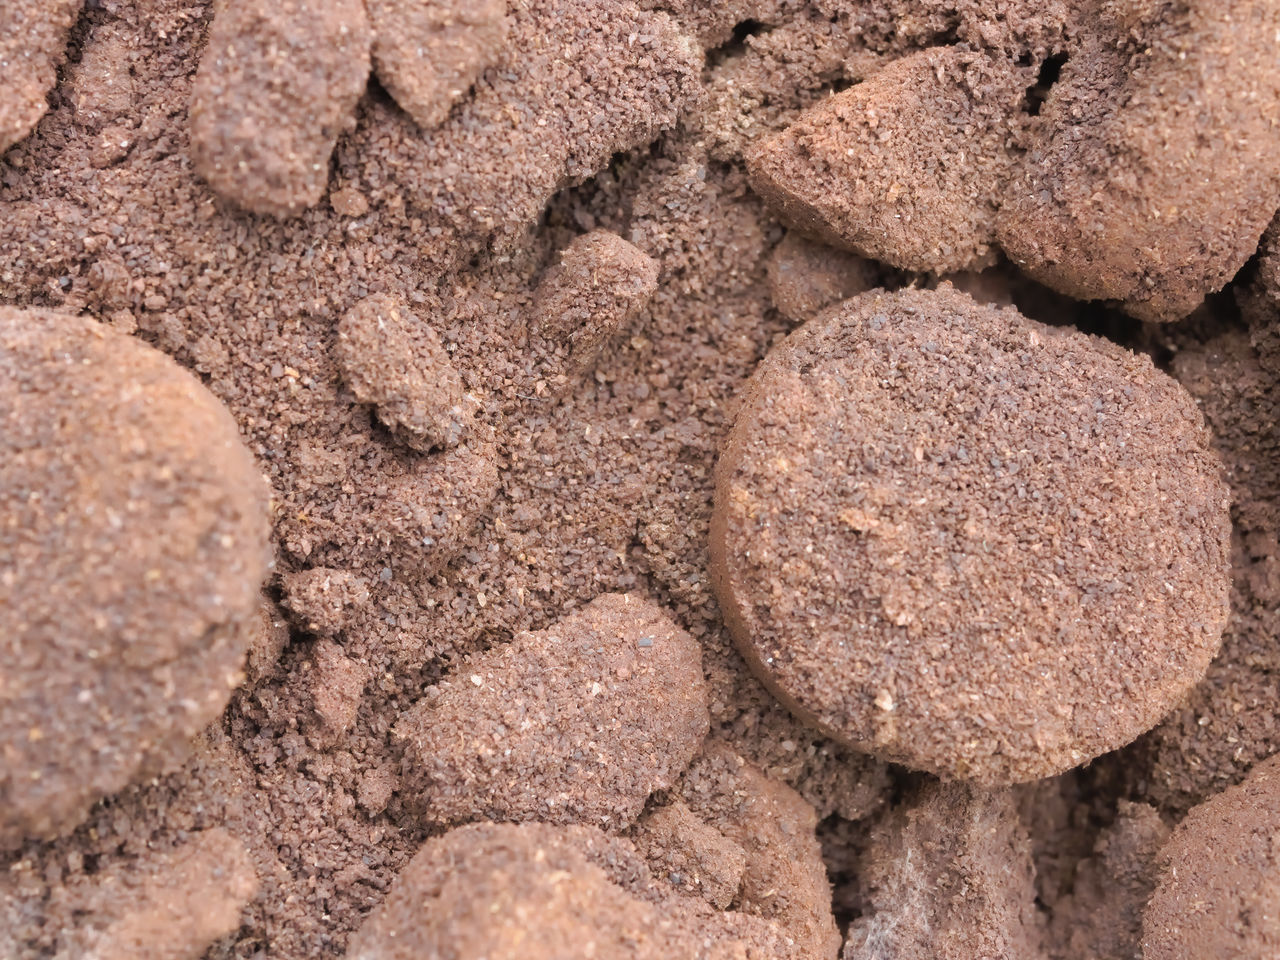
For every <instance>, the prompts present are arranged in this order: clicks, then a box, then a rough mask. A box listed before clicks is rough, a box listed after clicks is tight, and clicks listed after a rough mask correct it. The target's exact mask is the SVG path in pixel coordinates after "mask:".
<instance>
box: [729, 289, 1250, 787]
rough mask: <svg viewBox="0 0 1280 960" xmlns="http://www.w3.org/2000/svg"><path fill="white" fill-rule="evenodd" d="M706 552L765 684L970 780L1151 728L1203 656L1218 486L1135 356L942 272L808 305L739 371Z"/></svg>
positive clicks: (1192, 416)
mask: <svg viewBox="0 0 1280 960" xmlns="http://www.w3.org/2000/svg"><path fill="white" fill-rule="evenodd" d="M717 470H718V477H719V480H718V485H717V490H716V512H715V515H714V517H713V519H712V528H711V555H712V575H713V578H714V581H715V585H716V588H717V592H718V594H719V596H720V597H721V599H722V601H723V604H724V608H725V615H726V618H727V621H728V624H729V627H730V629H731V631H732V632H733V634H734V638H735V639H736V640H737V642H738V644H739V646H740V647H741V648H742V650H743V652H744V654H745V655H746V657H747V659H748V661H749V662H750V663H751V665H752V667H753V669H754V670H755V671H756V672H757V673H758V674H759V676H760V677H761V678H762V679H763V680H764V681H765V683H766V684H767V685H768V686H769V687H770V688H771V689H772V690H774V691H775V692H776V693H777V695H778V696H779V698H780V699H782V700H783V702H785V703H787V704H788V705H789V706H791V707H792V709H793V710H795V711H797V712H798V713H799V714H800V715H801V716H803V717H805V718H807V719H810V720H811V721H812V722H814V723H815V724H817V725H819V726H820V728H822V729H824V730H826V731H827V732H828V733H830V734H831V735H832V736H834V737H837V738H838V739H842V740H844V741H846V742H848V743H850V744H851V745H853V746H856V747H858V748H860V749H863V750H867V751H868V752H872V753H874V754H876V755H878V756H880V757H882V758H883V759H886V760H892V761H895V762H900V763H906V764H907V765H909V766H913V767H916V768H918V769H923V770H928V771H930V772H935V773H941V774H945V775H949V776H953V777H958V778H961V779H974V780H978V781H982V782H986V783H996V784H999V783H1011V782H1021V781H1026V780H1032V779H1036V778H1038V777H1043V776H1048V775H1050V774H1054V773H1059V772H1062V771H1064V770H1066V769H1069V768H1070V767H1074V766H1077V765H1079V764H1080V763H1081V762H1083V761H1084V760H1086V759H1089V758H1092V757H1094V756H1097V755H1098V754H1101V753H1104V752H1106V751H1107V750H1112V749H1115V748H1116V747H1119V746H1123V745H1124V744H1125V743H1128V742H1129V741H1130V740H1132V739H1133V738H1134V737H1136V736H1137V735H1138V734H1139V733H1141V732H1143V731H1145V730H1147V729H1149V728H1150V727H1151V726H1152V725H1153V724H1154V723H1155V722H1156V721H1157V720H1158V719H1159V718H1160V717H1162V716H1163V715H1164V714H1165V713H1166V712H1168V710H1169V709H1170V708H1171V707H1172V706H1174V705H1175V704H1176V703H1177V702H1178V700H1179V699H1180V698H1181V697H1182V696H1183V694H1184V693H1186V691H1187V690H1188V689H1189V688H1190V687H1191V685H1192V684H1194V683H1195V682H1196V681H1197V680H1199V679H1200V677H1202V676H1203V675H1204V671H1205V668H1206V667H1207V666H1208V664H1209V661H1210V659H1211V658H1212V657H1213V655H1214V654H1215V653H1216V652H1217V649H1218V641H1219V638H1220V636H1221V632H1222V627H1223V623H1224V621H1225V618H1226V608H1227V590H1228V580H1227V573H1228V559H1227V547H1228V534H1229V526H1228V519H1227V492H1226V488H1225V486H1224V484H1223V483H1222V480H1221V478H1220V476H1219V474H1220V471H1221V467H1220V465H1219V463H1218V461H1217V459H1216V457H1214V456H1213V454H1212V452H1211V451H1210V450H1209V447H1208V437H1207V434H1206V432H1205V430H1204V427H1203V423H1202V420H1201V417H1200V414H1199V412H1198V411H1197V410H1196V409H1195V406H1194V404H1193V403H1192V401H1191V398H1190V396H1189V395H1188V394H1187V393H1186V392H1185V391H1184V390H1183V389H1182V388H1181V387H1180V386H1178V384H1176V383H1175V382H1174V381H1173V380H1171V379H1170V378H1169V377H1167V376H1166V375H1164V374H1163V373H1160V372H1159V371H1157V370H1155V369H1154V368H1153V367H1152V365H1151V363H1150V361H1149V360H1148V359H1146V358H1145V357H1139V356H1136V355H1134V354H1130V353H1127V352H1126V351H1124V350H1122V349H1120V348H1117V347H1116V346H1115V345H1113V344H1111V343H1109V342H1106V341H1101V340H1096V339H1094V340H1091V339H1089V338H1087V337H1084V336H1083V335H1080V334H1078V333H1074V332H1069V331H1066V330H1062V329H1057V328H1051V327H1046V326H1044V325H1041V324H1037V323H1034V322H1032V321H1028V320H1026V319H1025V318H1023V317H1022V316H1020V315H1019V314H1018V313H1017V312H1016V311H1014V310H1004V311H1000V310H996V309H994V308H991V307H984V306H980V305H979V304H977V303H976V302H975V301H973V300H971V299H970V298H968V297H966V296H964V295H963V294H960V293H958V292H956V291H955V290H953V289H951V288H948V287H943V288H941V289H939V290H938V291H911V292H901V293H897V294H884V293H869V294H865V295H863V296H861V297H858V298H855V299H853V300H849V301H847V302H845V303H844V304H843V305H842V306H840V307H839V308H837V309H835V310H833V311H831V312H829V313H827V314H823V315H821V316H819V317H818V318H817V319H815V320H812V321H810V322H809V323H807V324H806V325H804V326H803V327H801V328H800V329H798V330H797V331H796V332H795V333H793V334H792V335H791V337H789V338H788V339H787V340H786V341H785V342H784V343H783V344H782V345H780V346H778V347H776V348H775V349H774V350H773V351H772V352H771V353H770V354H769V356H768V357H766V358H765V360H764V362H763V363H762V364H761V366H760V368H759V369H758V370H757V371H756V373H755V375H754V376H753V378H752V381H751V384H750V387H749V388H748V391H747V394H746V399H745V401H744V403H743V405H742V408H741V410H740V411H739V414H738V419H737V422H736V423H735V425H734V428H733V431H732V432H731V433H730V435H729V439H728V441H727V443H726V446H725V449H724V452H723V454H722V456H721V459H720V463H719V465H718V467H717Z"/></svg>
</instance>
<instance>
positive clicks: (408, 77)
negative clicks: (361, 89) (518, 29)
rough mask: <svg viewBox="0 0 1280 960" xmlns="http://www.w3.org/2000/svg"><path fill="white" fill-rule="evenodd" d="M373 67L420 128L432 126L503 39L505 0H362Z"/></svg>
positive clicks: (491, 60) (495, 55)
mask: <svg viewBox="0 0 1280 960" xmlns="http://www.w3.org/2000/svg"><path fill="white" fill-rule="evenodd" d="M365 5H366V6H367V7H368V8H369V19H370V21H371V23H372V26H373V68H374V70H375V72H376V73H377V75H378V79H379V80H380V81H381V82H382V85H383V86H384V87H386V88H387V92H389V93H390V94H391V96H393V97H395V100H396V103H398V104H400V107H401V109H403V110H404V111H405V112H406V113H408V114H409V116H411V117H413V120H414V122H415V123H416V124H417V125H418V126H419V127H421V128H422V129H424V130H430V129H431V128H432V127H434V126H437V125H438V124H439V123H440V122H441V121H442V120H444V118H445V117H446V116H448V114H449V108H450V107H451V106H452V105H453V104H454V102H456V101H457V100H458V98H459V97H461V96H462V95H463V94H465V93H466V92H467V90H468V89H469V88H470V87H471V84H472V83H474V82H475V79H476V77H478V76H479V75H480V72H481V71H482V70H484V69H485V67H488V66H489V65H490V64H493V63H495V62H497V60H498V58H499V56H500V55H501V53H502V45H503V41H504V40H505V39H506V32H507V31H506V13H507V3H506V0H365Z"/></svg>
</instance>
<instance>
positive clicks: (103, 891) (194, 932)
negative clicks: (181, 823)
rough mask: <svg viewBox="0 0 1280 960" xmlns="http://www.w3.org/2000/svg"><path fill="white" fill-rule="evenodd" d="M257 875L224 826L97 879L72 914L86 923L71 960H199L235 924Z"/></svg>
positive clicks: (241, 846) (253, 892)
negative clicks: (79, 915)
mask: <svg viewBox="0 0 1280 960" xmlns="http://www.w3.org/2000/svg"><path fill="white" fill-rule="evenodd" d="M258 886H259V883H258V877H257V874H256V873H255V870H254V865H253V862H252V860H251V858H250V856H249V852H248V851H247V850H246V849H245V847H244V844H243V843H241V842H240V841H239V840H238V839H236V838H235V837H234V836H232V835H231V834H230V833H228V832H227V831H226V830H225V829H223V828H221V827H214V828H213V829H210V830H205V831H202V832H200V833H197V834H195V835H193V836H191V837H190V838H189V839H188V840H186V841H185V842H184V843H183V844H181V845H180V846H178V847H177V848H175V849H174V850H172V851H169V852H167V853H160V854H152V855H151V856H149V857H145V858H143V859H141V860H140V861H139V862H137V863H135V864H133V865H132V867H131V868H130V870H129V871H128V872H125V873H122V874H118V875H111V876H107V877H104V878H100V880H99V882H98V883H97V884H95V885H93V886H92V887H91V888H90V889H89V890H88V891H86V893H85V895H84V897H83V899H82V901H81V902H80V903H78V904H77V909H78V910H79V911H80V912H81V914H82V915H83V916H85V917H86V918H87V919H85V920H84V921H83V925H82V926H81V927H80V928H79V929H78V930H77V931H76V940H77V941H78V943H77V946H76V948H75V949H74V950H73V951H72V952H71V953H70V955H72V956H75V957H79V958H83V960H197V958H199V957H201V956H204V954H205V951H206V950H207V949H208V948H209V947H210V946H211V945H212V944H213V943H214V941H216V940H219V939H221V938H223V937H225V936H227V935H228V934H229V933H232V932H233V931H235V930H236V929H237V928H238V927H239V926H240V919H241V913H242V911H243V909H244V907H245V905H246V904H247V903H248V902H249V901H250V900H252V899H253V897H254V896H255V895H256V894H257V892H258Z"/></svg>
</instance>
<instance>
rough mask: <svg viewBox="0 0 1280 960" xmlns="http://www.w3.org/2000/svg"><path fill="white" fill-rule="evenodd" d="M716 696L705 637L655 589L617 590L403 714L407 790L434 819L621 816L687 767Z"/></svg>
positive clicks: (617, 821)
mask: <svg viewBox="0 0 1280 960" xmlns="http://www.w3.org/2000/svg"><path fill="white" fill-rule="evenodd" d="M706 696H707V693H706V685H705V683H704V681H703V676H702V658H701V651H700V650H699V649H698V644H697V642H696V641H695V640H694V639H693V638H692V637H691V636H689V634H688V633H687V632H685V631H684V630H682V629H681V628H680V627H679V626H678V625H677V624H675V623H674V622H672V621H671V619H670V618H669V617H668V616H667V615H666V614H665V613H664V612H663V611H662V610H661V609H659V608H658V607H657V606H656V605H655V604H653V603H652V602H650V601H647V600H644V599H643V598H641V597H639V596H636V595H634V594H606V595H605V596H602V597H599V598H597V599H596V600H594V601H592V602H591V603H590V604H588V605H587V606H586V607H584V608H583V609H582V610H581V611H579V612H577V613H575V614H572V615H570V616H568V617H565V618H564V619H563V620H561V621H560V622H559V623H557V624H555V625H554V626H552V627H549V628H548V629H546V630H541V631H534V632H529V633H524V634H521V635H520V636H518V637H516V638H514V639H513V640H512V641H511V642H510V643H507V644H504V645H502V646H500V647H497V648H495V649H493V650H490V651H487V652H485V653H480V654H476V655H474V656H471V657H468V658H467V659H466V660H464V661H463V662H462V663H461V664H459V665H458V668H457V670H456V671H455V672H454V673H453V675H452V676H451V677H450V678H449V679H448V680H446V681H444V682H442V683H441V684H440V685H438V686H437V687H435V688H434V689H433V690H432V691H430V692H429V693H428V696H427V697H426V698H424V700H423V701H422V703H420V704H418V705H417V706H415V707H414V708H413V709H412V710H410V711H409V712H408V713H407V714H406V716H405V717H404V718H403V719H401V720H400V721H399V723H398V724H397V726H396V732H397V735H398V736H399V737H401V738H402V739H403V740H404V741H405V773H406V782H407V789H408V790H409V791H410V794H411V797H410V802H411V803H412V804H416V805H418V806H420V807H421V808H422V810H423V812H424V815H425V817H426V818H427V819H428V820H430V821H431V822H433V823H445V824H448V823H461V822H466V821H469V820H484V819H491V820H541V821H545V822H548V823H589V824H592V825H593V826H598V827H604V828H606V829H611V830H617V829H621V828H623V827H626V826H627V825H629V824H630V823H631V822H632V821H634V820H635V819H636V817H637V816H638V815H639V814H640V811H641V809H642V808H643V807H644V802H645V800H646V799H647V798H648V796H649V794H651V793H652V792H653V791H655V790H663V789H666V788H668V787H671V786H672V785H673V784H674V783H675V781H676V779H677V778H678V777H679V776H680V774H681V773H682V772H683V771H684V769H685V767H686V766H688V764H689V761H690V759H692V757H693V755H694V753H695V752H696V751H697V749H698V746H699V745H700V744H701V742H702V739H703V737H705V736H706V733H707V730H708V727H709V720H708V716H707V705H706Z"/></svg>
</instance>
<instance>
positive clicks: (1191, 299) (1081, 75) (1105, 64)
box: [1000, 0, 1280, 321]
mask: <svg viewBox="0 0 1280 960" xmlns="http://www.w3.org/2000/svg"><path fill="white" fill-rule="evenodd" d="M1102 7H1103V12H1102V14H1100V15H1099V16H1098V17H1096V18H1094V20H1093V22H1092V23H1091V24H1090V25H1089V29H1087V30H1086V31H1085V33H1084V37H1083V40H1082V41H1081V42H1080V44H1079V45H1078V47H1077V48H1076V49H1074V50H1072V51H1071V56H1070V59H1068V60H1067V62H1066V64H1065V66H1064V67H1063V68H1062V75H1061V79H1060V80H1059V81H1058V83H1057V84H1055V85H1054V87H1053V89H1052V90H1051V91H1050V92H1049V95H1048V99H1047V100H1046V101H1045V103H1044V107H1043V110H1042V112H1041V114H1040V116H1039V118H1038V124H1037V130H1036V132H1035V135H1034V138H1033V141H1032V144H1031V150H1030V152H1029V154H1028V155H1027V158H1026V160H1025V161H1024V163H1023V165H1022V168H1021V172H1020V174H1019V176H1018V177H1017V178H1016V179H1015V180H1014V181H1013V183H1012V184H1011V185H1010V187H1009V190H1008V197H1007V199H1006V201H1005V203H1004V205H1003V207H1002V209H1001V223H1000V243H1001V245H1002V246H1003V247H1004V249H1005V251H1006V252H1007V253H1008V254H1009V256H1010V258H1011V259H1012V260H1014V262H1016V263H1017V264H1018V265H1019V266H1020V267H1022V268H1023V269H1024V270H1026V271H1027V272H1028V273H1030V274H1031V275H1032V276H1033V277H1035V278H1036V279H1037V280H1039V281H1041V282H1042V283H1045V284H1047V285H1048V286H1051V287H1053V288H1054V289H1056V290H1060V291H1062V292H1063V293H1066V294H1069V295H1071V296H1073V297H1077V298H1080V299H1085V300H1111V301H1116V302H1118V303H1119V304H1120V306H1121V307H1122V308H1123V309H1124V310H1126V311H1127V312H1129V313H1131V314H1132V315H1133V316H1135V317H1139V318H1141V319H1144V320H1157V321H1160V320H1163V321H1169V320H1177V319H1180V318H1182V317H1184V316H1186V315H1187V314H1189V313H1191V311H1192V310H1194V309H1195V308H1196V307H1197V306H1198V305H1199V304H1200V303H1201V301H1202V300H1203V299H1204V297H1205V295H1206V294H1208V293H1211V292H1214V291H1217V290H1220V289H1222V287H1223V286H1224V285H1225V284H1226V283H1227V282H1228V281H1230V280H1231V279H1232V277H1233V276H1234V275H1235V274H1236V272H1237V271H1238V270H1239V269H1240V268H1241V267H1243V266H1244V264H1245V262H1246V261H1247V260H1248V259H1249V258H1250V257H1251V256H1252V255H1253V253H1254V251H1255V250H1256V249H1257V245H1258V238H1259V237H1260V236H1261V235H1262V232H1263V230H1265V229H1266V227H1267V224H1268V223H1269V222H1270V221H1271V218H1272V216H1274V214H1275V212H1276V211H1275V209H1274V208H1275V207H1276V205H1277V200H1280V65H1278V61H1277V59H1276V55H1275V53H1276V39H1275V38H1276V36H1277V31H1280V7H1278V6H1277V5H1276V4H1275V3H1273V2H1271V0H1227V2H1223V0H1189V2H1185V3H1177V4H1160V5H1158V6H1156V7H1153V6H1151V5H1144V6H1140V7H1138V8H1134V9H1132V10H1128V9H1127V8H1126V6H1125V5H1110V4H1104V5H1102ZM1126 12H1127V13H1128V14H1129V16H1126ZM1140 14H1145V15H1140Z"/></svg>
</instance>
